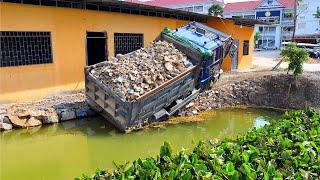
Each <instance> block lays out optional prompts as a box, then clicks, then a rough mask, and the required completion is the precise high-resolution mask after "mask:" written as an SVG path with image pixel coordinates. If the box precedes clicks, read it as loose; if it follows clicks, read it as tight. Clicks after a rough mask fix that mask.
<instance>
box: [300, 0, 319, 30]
mask: <svg viewBox="0 0 320 180" xmlns="http://www.w3.org/2000/svg"><path fill="white" fill-rule="evenodd" d="M302 4H303V5H302V6H300V7H299V10H298V18H297V27H296V34H297V35H310V34H315V33H316V32H317V31H318V33H319V32H320V19H316V18H315V17H314V15H313V14H315V13H316V11H317V7H319V8H320V0H303V1H302Z"/></svg>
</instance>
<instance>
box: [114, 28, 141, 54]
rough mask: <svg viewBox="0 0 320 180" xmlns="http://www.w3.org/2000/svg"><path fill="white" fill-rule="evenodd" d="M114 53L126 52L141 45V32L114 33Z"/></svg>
mask: <svg viewBox="0 0 320 180" xmlns="http://www.w3.org/2000/svg"><path fill="white" fill-rule="evenodd" d="M114 47H115V51H114V52H115V55H116V54H127V53H129V52H132V51H135V50H137V49H140V48H142V47H143V34H132V33H114Z"/></svg>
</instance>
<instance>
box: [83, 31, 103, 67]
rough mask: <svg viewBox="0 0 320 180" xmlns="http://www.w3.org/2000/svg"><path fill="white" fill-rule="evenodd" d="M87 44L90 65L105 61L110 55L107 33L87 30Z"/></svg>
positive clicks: (88, 63)
mask: <svg viewBox="0 0 320 180" xmlns="http://www.w3.org/2000/svg"><path fill="white" fill-rule="evenodd" d="M86 46H87V65H88V66H90V65H93V64H97V63H100V62H102V61H105V60H106V58H107V57H108V53H107V49H108V48H107V33H106V32H89V31H87V38H86Z"/></svg>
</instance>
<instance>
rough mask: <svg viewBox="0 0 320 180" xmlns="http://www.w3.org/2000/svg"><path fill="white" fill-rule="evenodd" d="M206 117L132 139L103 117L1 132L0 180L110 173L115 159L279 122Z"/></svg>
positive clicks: (252, 116) (251, 112)
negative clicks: (98, 171) (98, 170)
mask: <svg viewBox="0 0 320 180" xmlns="http://www.w3.org/2000/svg"><path fill="white" fill-rule="evenodd" d="M204 117H205V119H208V120H207V121H202V122H193V123H185V124H178V125H170V126H168V127H166V128H161V129H146V130H142V131H138V132H134V133H130V134H121V133H118V132H116V131H115V130H114V129H113V128H112V127H111V126H110V125H109V124H107V123H105V121H104V120H103V119H101V118H94V119H83V120H78V121H70V122H65V123H61V124H55V125H51V126H45V127H41V128H33V129H29V130H27V129H24V130H15V131H11V132H2V133H1V134H0V135H1V139H0V151H1V152H0V155H1V156H0V160H1V162H0V179H3V180H16V179H32V180H36V179H54V180H58V179H59V180H60V179H73V178H74V177H76V176H80V175H81V174H82V173H86V174H92V173H93V171H94V170H95V168H97V167H100V168H111V167H113V165H112V161H113V160H115V161H117V162H124V161H126V160H134V159H136V158H138V157H147V156H155V155H157V154H158V151H159V148H160V146H161V145H162V144H163V142H164V141H169V142H170V143H172V144H173V147H174V149H175V150H176V151H178V150H180V149H181V148H182V147H184V148H186V149H188V148H189V149H190V148H192V147H193V146H194V145H195V144H194V143H195V142H197V141H199V140H207V139H212V138H219V139H221V138H226V137H229V138H232V137H235V136H236V135H239V134H243V133H245V132H246V131H247V130H249V129H250V128H252V127H254V126H259V125H262V124H264V123H265V122H266V121H272V120H275V119H277V118H278V117H279V113H277V112H274V111H270V110H262V109H232V110H219V111H211V112H209V113H208V112H207V113H205V114H204V115H202V117H201V118H204ZM193 118H194V117H193Z"/></svg>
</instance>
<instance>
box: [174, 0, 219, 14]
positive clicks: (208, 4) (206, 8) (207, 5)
mask: <svg viewBox="0 0 320 180" xmlns="http://www.w3.org/2000/svg"><path fill="white" fill-rule="evenodd" d="M212 5H213V3H212V2H211V1H210V2H206V3H187V4H181V5H174V6H168V7H169V8H172V9H179V8H187V7H193V8H194V7H196V6H203V11H202V12H200V11H194V10H195V9H193V11H192V12H195V13H199V14H206V15H207V14H208V13H209V9H210V7H211V6H212ZM220 5H221V6H222V7H223V5H222V4H220Z"/></svg>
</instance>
